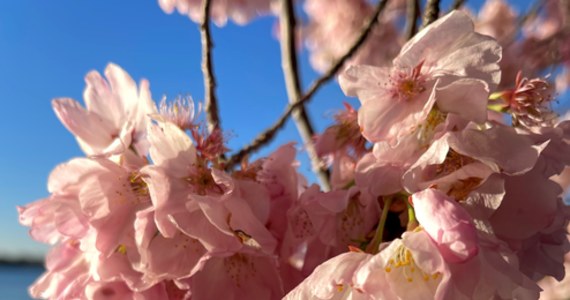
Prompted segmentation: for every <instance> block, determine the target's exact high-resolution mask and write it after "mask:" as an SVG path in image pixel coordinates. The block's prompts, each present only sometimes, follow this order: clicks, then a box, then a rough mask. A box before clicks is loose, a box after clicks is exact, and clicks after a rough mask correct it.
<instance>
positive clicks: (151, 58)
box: [0, 0, 527, 256]
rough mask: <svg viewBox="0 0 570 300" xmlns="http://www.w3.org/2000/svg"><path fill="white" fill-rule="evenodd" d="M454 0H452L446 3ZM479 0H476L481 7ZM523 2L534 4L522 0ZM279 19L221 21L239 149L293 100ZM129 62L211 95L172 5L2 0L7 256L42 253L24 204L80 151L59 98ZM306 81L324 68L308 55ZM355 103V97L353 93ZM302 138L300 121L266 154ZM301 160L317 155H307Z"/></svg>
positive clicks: (314, 109) (327, 103)
mask: <svg viewBox="0 0 570 300" xmlns="http://www.w3.org/2000/svg"><path fill="white" fill-rule="evenodd" d="M448 2H449V1H444V3H448ZM481 2H482V1H481V0H478V1H469V3H470V5H471V6H472V7H479V6H480V4H481ZM520 2H521V3H525V4H523V5H522V8H523V9H525V8H526V6H527V4H526V2H525V1H523V0H521V1H520ZM274 28H275V19H274V18H272V17H265V18H260V19H257V20H255V21H254V22H252V23H251V24H249V25H248V26H245V27H238V26H235V25H233V24H231V23H230V24H229V25H228V26H226V27H224V28H221V29H219V28H215V29H214V30H213V38H214V43H215V46H216V47H215V49H214V67H215V72H216V75H217V78H218V84H219V89H218V97H219V99H220V106H221V117H222V127H223V128H224V130H226V131H228V132H229V135H230V136H231V137H232V138H231V139H230V141H229V147H230V148H231V149H234V150H236V149H238V148H239V147H240V146H241V145H243V144H244V143H247V142H248V141H250V140H251V139H252V138H253V137H254V136H255V135H256V134H257V133H258V132H260V131H261V130H262V129H264V128H266V127H267V126H269V125H270V124H272V123H273V122H274V120H276V119H277V117H278V116H279V115H280V114H281V113H282V112H283V110H284V107H285V105H286V102H287V100H286V93H285V88H284V84H283V77H282V72H281V64H280V52H279V45H278V43H277V41H276V40H275V38H274V37H273V30H274ZM109 62H114V63H117V64H119V65H120V66H122V67H123V68H124V69H125V70H126V71H127V72H129V73H130V74H131V76H132V77H133V78H134V79H135V80H137V81H139V80H140V79H141V78H147V79H149V80H150V83H151V91H152V93H153V98H154V99H155V100H156V101H158V100H160V99H161V98H162V96H163V95H166V96H168V97H169V98H175V97H176V96H178V95H191V96H192V97H193V98H194V99H195V100H197V101H201V100H202V99H203V82H202V74H201V69H200V37H199V32H198V27H197V25H196V24H194V23H192V22H191V21H190V20H189V19H188V18H186V17H184V16H181V15H178V14H174V15H167V14H165V13H163V12H162V10H160V8H159V7H158V4H157V1H156V0H146V1H141V0H98V1H86V0H50V1H45V0H18V1H2V3H1V4H0V97H1V99H2V100H1V102H0V103H2V110H1V117H0V256H6V255H9V256H26V255H33V256H40V255H43V254H44V253H45V251H46V249H47V247H44V246H41V245H40V244H39V243H36V242H34V241H32V240H31V238H29V237H28V234H27V228H24V227H22V226H20V225H19V224H18V216H17V212H16V205H23V204H26V203H29V202H32V201H34V200H36V199H40V198H43V197H46V196H47V195H48V194H47V188H46V183H47V177H48V175H49V173H50V171H51V170H52V169H53V168H54V167H55V166H56V165H57V164H60V163H63V162H65V161H67V160H69V159H71V158H73V157H77V156H82V152H81V151H80V150H79V147H78V146H77V144H76V142H75V140H74V138H73V136H72V135H71V134H69V133H68V132H67V130H66V129H65V128H64V127H63V126H62V125H61V124H60V123H59V121H58V119H57V118H56V117H55V115H54V113H53V111H52V109H51V99H53V98H56V97H64V96H65V97H72V98H74V99H76V100H80V101H82V92H83V88H84V86H85V85H84V81H83V77H84V75H85V74H86V73H87V72H88V71H89V70H92V69H96V70H99V71H100V72H102V71H103V69H104V68H105V66H106V65H107V63H109ZM301 70H302V77H303V82H304V84H305V86H308V84H309V83H310V82H311V80H313V79H314V78H316V74H315V73H314V72H313V71H312V70H311V68H310V65H309V64H308V61H307V57H306V53H302V56H301ZM346 100H347V99H346V97H345V96H344V95H343V94H342V92H341V91H340V89H339V88H338V87H337V86H336V84H335V83H334V82H333V83H331V84H328V85H327V86H326V87H325V89H323V90H321V92H319V93H318V94H317V96H316V98H315V99H314V101H313V102H312V103H311V105H310V113H311V115H312V117H313V118H314V120H315V122H316V125H317V129H318V130H319V131H321V130H322V129H323V128H324V127H325V126H326V124H327V123H328V122H329V120H330V115H331V114H332V112H334V111H335V109H337V108H340V107H341V106H342V102H343V101H346ZM352 103H354V101H352ZM290 140H295V141H298V138H297V134H296V131H295V129H294V126H293V124H292V122H289V123H288V125H287V127H286V128H285V130H284V131H283V132H282V133H281V134H280V135H279V137H278V139H277V140H276V141H275V142H274V143H273V144H272V145H271V146H270V147H268V148H266V149H264V151H262V152H261V154H264V153H265V154H266V153H268V151H270V150H272V149H275V148H276V146H277V145H279V144H283V143H285V142H287V141H290ZM299 160H300V162H301V164H302V165H301V168H300V170H301V171H302V172H304V173H306V174H308V170H309V164H308V161H307V160H306V159H305V156H304V155H300V156H299Z"/></svg>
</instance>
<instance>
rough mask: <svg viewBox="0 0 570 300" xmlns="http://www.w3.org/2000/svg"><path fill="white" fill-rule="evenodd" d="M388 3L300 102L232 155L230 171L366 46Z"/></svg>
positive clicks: (382, 4)
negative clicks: (365, 43)
mask: <svg viewBox="0 0 570 300" xmlns="http://www.w3.org/2000/svg"><path fill="white" fill-rule="evenodd" d="M387 3H388V0H382V1H380V2H379V3H378V5H377V6H376V9H375V10H374V13H373V14H372V16H371V18H370V20H369V21H368V23H367V24H366V27H364V29H363V30H362V33H361V34H360V36H359V37H358V39H357V40H356V41H355V42H354V44H353V45H352V46H351V47H350V49H349V50H348V51H347V52H346V53H345V54H344V55H343V56H342V57H341V58H339V59H338V60H337V62H336V63H335V64H334V65H333V66H332V67H331V68H330V69H329V71H328V72H326V73H325V74H323V75H322V76H321V77H320V78H319V79H317V80H315V81H313V83H312V84H311V86H310V87H309V89H308V90H307V92H306V93H305V94H304V95H303V97H301V99H300V100H299V101H298V102H296V103H294V104H289V105H288V106H287V108H286V109H285V112H284V113H283V114H282V115H281V116H280V117H279V119H278V120H277V121H276V122H275V123H274V124H273V125H272V126H271V127H269V128H267V129H266V130H265V131H263V132H262V133H261V134H259V135H258V136H257V137H256V138H255V139H254V140H253V141H252V142H251V143H249V144H248V145H247V146H245V147H243V148H242V149H241V150H239V151H238V152H236V153H235V154H234V155H232V156H231V157H230V158H229V159H228V162H227V164H226V168H228V169H231V168H233V167H234V166H235V165H236V164H238V163H240V162H241V161H242V160H243V158H244V157H246V156H248V155H249V154H251V153H253V152H255V151H257V150H258V149H259V148H261V147H263V146H264V145H266V144H267V143H269V142H271V140H273V138H274V137H275V135H276V133H277V132H278V131H279V130H280V129H281V128H283V126H284V125H285V123H286V121H287V119H288V118H289V116H291V113H292V112H293V110H295V109H296V108H297V107H301V106H302V105H304V104H306V103H308V102H309V101H310V100H311V99H312V97H313V95H314V94H315V93H316V92H317V91H318V90H319V88H320V87H321V86H322V85H323V84H325V83H326V82H328V81H329V80H331V79H332V78H333V77H334V75H335V74H336V73H337V72H338V71H339V70H340V68H341V67H342V66H343V65H344V63H345V62H346V61H347V60H348V59H349V58H351V57H352V55H354V53H356V51H357V50H358V49H359V48H360V47H361V46H362V45H363V44H364V42H365V41H366V39H367V38H368V36H369V35H370V33H371V32H372V29H373V28H374V26H375V25H376V23H377V22H378V17H379V16H380V13H381V12H382V11H383V10H384V8H385V7H386V4H387Z"/></svg>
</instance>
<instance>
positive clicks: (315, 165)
mask: <svg viewBox="0 0 570 300" xmlns="http://www.w3.org/2000/svg"><path fill="white" fill-rule="evenodd" d="M279 19H280V20H279V21H280V30H281V65H282V68H283V75H284V76H285V85H286V87H287V95H288V98H289V103H292V104H295V103H297V102H299V100H301V97H302V95H301V93H302V92H301V80H300V77H299V69H298V61H297V52H296V51H297V48H296V46H295V27H296V19H295V11H294V7H293V0H281V14H280V17H279ZM292 112H293V120H294V121H295V125H296V126H297V131H298V132H299V134H300V135H301V138H302V140H303V144H304V145H305V148H306V149H307V154H308V155H309V159H310V160H311V165H312V169H313V172H314V173H315V175H316V176H317V178H318V180H319V182H320V184H321V187H322V188H323V190H325V191H328V190H330V182H329V174H328V170H327V169H326V167H325V165H324V163H323V162H322V161H321V159H320V158H319V156H318V154H317V150H316V148H315V144H314V143H313V136H314V135H315V131H314V129H313V126H312V125H311V121H310V120H309V116H308V115H307V111H306V109H305V107H304V105H300V106H299V107H298V108H296V109H294V110H293V111H292Z"/></svg>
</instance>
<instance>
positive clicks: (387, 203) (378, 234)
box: [367, 197, 392, 254]
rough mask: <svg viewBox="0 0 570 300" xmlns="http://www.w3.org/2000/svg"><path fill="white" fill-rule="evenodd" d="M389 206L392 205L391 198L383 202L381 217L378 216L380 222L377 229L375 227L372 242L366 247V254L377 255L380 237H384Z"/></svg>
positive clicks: (380, 241)
mask: <svg viewBox="0 0 570 300" xmlns="http://www.w3.org/2000/svg"><path fill="white" fill-rule="evenodd" d="M390 205H392V197H389V198H387V199H386V200H384V208H382V215H381V216H380V222H378V227H376V233H375V234H374V238H373V239H372V242H371V243H370V245H369V246H368V249H367V250H368V252H370V253H372V254H376V253H378V247H379V246H380V243H382V235H384V226H385V225H386V219H387V218H388V212H389V211H390Z"/></svg>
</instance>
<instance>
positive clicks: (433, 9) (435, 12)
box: [422, 0, 440, 28]
mask: <svg viewBox="0 0 570 300" xmlns="http://www.w3.org/2000/svg"><path fill="white" fill-rule="evenodd" d="M439 2H440V0H428V1H427V3H426V9H425V11H424V20H423V24H422V28H426V27H427V26H428V25H429V24H431V23H433V21H435V20H437V18H438V17H439Z"/></svg>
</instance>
